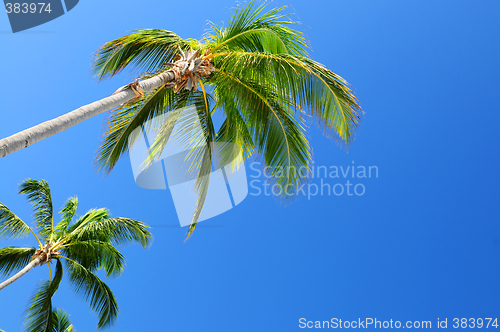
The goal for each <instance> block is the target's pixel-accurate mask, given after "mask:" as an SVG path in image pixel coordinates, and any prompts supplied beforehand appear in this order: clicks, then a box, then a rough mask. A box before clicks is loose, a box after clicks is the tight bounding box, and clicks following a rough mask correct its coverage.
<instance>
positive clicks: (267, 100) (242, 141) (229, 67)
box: [0, 1, 363, 233]
mask: <svg viewBox="0 0 500 332" xmlns="http://www.w3.org/2000/svg"><path fill="white" fill-rule="evenodd" d="M286 8H287V6H283V7H279V8H274V9H270V10H267V11H266V10H265V9H266V4H257V3H256V2H255V1H251V2H250V3H248V4H247V5H244V6H240V7H236V8H235V9H234V10H233V13H232V15H231V17H230V19H229V22H228V24H227V26H217V25H215V24H211V27H210V30H209V31H208V32H207V33H206V35H205V36H204V38H203V39H201V40H195V39H183V38H181V37H179V36H178V35H177V34H175V33H174V32H171V31H167V30H159V29H146V30H139V31H135V32H133V33H130V34H128V35H125V36H123V37H120V38H118V39H115V40H112V41H110V42H108V43H106V44H104V45H103V46H102V47H101V48H100V49H99V50H98V51H97V52H96V54H95V59H94V66H93V69H94V72H95V74H96V76H97V77H98V78H99V79H104V78H108V77H112V76H114V75H116V74H118V73H120V72H121V71H122V70H124V69H125V68H127V67H138V69H139V70H142V72H143V74H142V75H141V76H140V78H141V79H143V80H142V81H139V80H137V81H135V82H134V83H131V84H129V85H127V86H125V87H123V88H120V89H118V90H117V92H115V94H113V95H111V96H109V97H106V98H104V99H102V100H100V101H97V102H94V103H92V104H89V105H86V106H83V107H81V108H79V109H77V110H75V111H73V112H70V113H68V114H66V115H63V116H61V117H59V118H56V119H53V120H50V121H47V122H45V123H42V124H40V125H38V126H35V127H33V128H30V129H28V130H25V131H22V132H20V133H18V134H15V135H13V136H11V137H8V138H5V139H2V140H0V157H3V156H5V155H7V154H9V153H11V152H13V151H17V150H19V149H22V148H24V147H27V146H29V145H31V144H33V143H35V142H37V141H39V140H41V139H44V138H46V137H49V136H51V135H53V134H55V133H57V132H60V131H62V130H65V129H67V128H69V127H71V126H73V125H75V124H77V123H79V122H81V121H83V120H85V119H87V118H89V117H91V116H93V115H96V114H99V113H102V112H104V111H107V110H109V109H112V108H115V107H118V106H120V105H121V106H120V107H118V108H117V109H115V110H114V111H113V112H111V113H110V115H109V121H108V122H107V127H106V129H105V133H104V140H103V143H102V146H101V147H100V150H99V154H98V157H97V166H98V168H99V169H101V170H103V171H105V172H109V171H111V170H112V169H113V167H114V166H115V165H116V163H117V161H118V160H119V158H120V157H121V156H122V155H123V154H124V153H125V152H126V151H128V149H129V147H130V144H131V143H133V142H134V137H133V135H132V133H133V132H134V129H136V128H137V127H139V126H141V125H143V124H145V123H146V122H147V121H148V120H150V119H152V118H154V117H155V116H157V115H160V114H166V113H169V112H171V111H173V110H175V109H178V108H181V107H183V106H186V105H191V104H195V105H196V107H197V109H198V112H199V120H200V122H201V124H202V126H203V130H204V135H203V137H201V138H198V140H200V141H203V144H206V146H207V147H209V146H210V145H211V144H212V143H214V142H215V143H216V142H229V143H234V144H235V145H236V146H238V148H239V149H240V151H241V152H242V155H243V158H244V159H247V158H249V157H250V156H252V155H254V154H257V155H258V156H260V157H262V158H263V160H264V162H265V164H266V166H268V167H269V168H268V169H269V170H270V175H271V177H272V179H273V180H274V181H275V182H276V183H277V184H278V185H280V187H281V188H286V190H285V191H284V192H287V193H288V192H293V191H294V190H295V189H296V188H298V187H299V186H300V185H301V183H303V181H304V177H303V176H300V174H298V173H297V172H295V171H294V170H297V169H304V168H305V169H309V164H310V162H311V158H312V157H311V146H310V144H309V141H308V139H307V137H306V128H307V123H308V120H309V119H315V121H316V122H317V124H318V125H319V126H320V127H321V128H322V129H323V130H324V132H325V134H326V135H328V136H330V137H332V138H333V139H334V140H335V141H336V142H337V143H339V144H342V143H345V144H346V145H349V144H350V143H351V141H352V140H353V139H354V135H355V131H356V129H357V127H358V125H359V123H360V121H361V116H362V114H363V111H362V109H361V107H360V105H359V104H358V100H357V98H356V97H355V95H354V93H353V91H352V90H351V88H350V86H349V84H348V83H347V82H346V81H345V80H344V79H343V78H342V77H340V76H339V75H337V74H335V73H333V72H332V71H330V70H329V69H327V68H326V67H325V66H324V65H322V64H321V63H319V62H316V61H314V60H312V59H310V57H309V55H308V52H307V45H306V41H305V37H304V35H303V33H302V32H300V31H297V30H295V29H293V26H295V25H297V24H299V22H298V21H294V20H292V18H291V17H290V15H289V14H286V13H285V10H286ZM144 91H146V92H144ZM214 114H218V115H220V117H221V118H222V119H223V123H222V126H221V127H220V128H218V129H217V130H216V129H215V127H214V125H213V122H212V116H213V115H214ZM170 127H171V124H165V126H164V128H163V129H162V131H160V136H159V137H158V140H156V142H155V143H154V144H153V146H152V157H154V156H158V155H159V153H160V152H161V148H162V147H164V146H165V142H166V140H168V137H169V133H170V131H169V128H170ZM161 138H163V139H161ZM198 143H199V142H198ZM205 155H206V156H205ZM204 157H206V158H204ZM211 157H212V156H211V149H206V150H205V151H204V153H203V158H204V159H203V161H204V162H202V164H204V165H208V164H209V161H210V160H211ZM205 159H206V160H208V161H206V162H205ZM151 160H152V158H150V159H149V161H151ZM200 171H202V170H200ZM197 187H198V188H197V189H198V190H199V191H200V195H199V203H200V204H198V206H200V207H201V206H202V205H203V201H204V196H205V195H204V192H205V188H206V187H207V184H206V183H197ZM289 188H291V189H292V190H288V189H289ZM289 196H290V195H289ZM292 196H293V195H292ZM199 212H200V209H198V208H197V211H196V212H195V216H194V217H193V224H192V227H190V230H189V233H190V232H191V231H192V230H193V228H194V225H196V221H197V216H199Z"/></svg>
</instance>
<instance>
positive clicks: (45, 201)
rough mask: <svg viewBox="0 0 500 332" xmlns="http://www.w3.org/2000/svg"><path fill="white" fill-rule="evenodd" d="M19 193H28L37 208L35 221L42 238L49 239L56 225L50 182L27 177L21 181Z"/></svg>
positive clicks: (29, 199) (30, 200)
mask: <svg viewBox="0 0 500 332" xmlns="http://www.w3.org/2000/svg"><path fill="white" fill-rule="evenodd" d="M19 193H20V194H27V195H28V201H29V202H30V203H31V204H32V205H33V209H34V210H35V223H36V225H37V229H38V232H39V233H40V235H41V239H43V240H46V239H48V238H49V237H50V235H51V234H52V230H53V226H54V225H53V219H52V217H53V208H52V196H51V195H50V188H49V184H48V183H47V181H45V180H40V181H37V180H33V179H27V180H25V181H23V183H21V185H20V190H19Z"/></svg>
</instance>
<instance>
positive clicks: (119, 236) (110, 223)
mask: <svg viewBox="0 0 500 332" xmlns="http://www.w3.org/2000/svg"><path fill="white" fill-rule="evenodd" d="M148 228H149V226H147V225H146V224H144V223H143V222H140V221H138V220H134V219H129V218H120V217H118V218H103V219H96V220H91V221H89V222H87V223H85V224H84V225H83V224H82V225H80V226H79V227H78V228H77V229H75V230H74V231H72V232H71V238H75V239H78V240H86V239H90V238H92V239H103V238H105V239H109V240H110V241H112V242H114V243H116V244H118V245H120V244H125V243H128V242H137V243H140V244H141V245H142V246H143V247H146V246H147V245H148V244H149V243H150V241H151V238H152V235H151V233H150V232H149V231H148Z"/></svg>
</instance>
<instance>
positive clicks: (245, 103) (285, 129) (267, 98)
mask: <svg viewBox="0 0 500 332" xmlns="http://www.w3.org/2000/svg"><path fill="white" fill-rule="evenodd" d="M213 80H214V81H215V82H216V83H215V85H216V86H217V88H216V89H217V96H218V98H219V100H222V103H224V104H231V103H237V105H238V106H237V109H238V111H239V112H240V114H241V117H242V118H243V119H245V122H246V123H247V124H248V128H249V133H250V135H251V136H252V141H253V142H255V145H256V148H257V150H258V151H259V153H260V154H261V155H262V156H263V157H264V161H265V162H266V164H267V165H268V166H269V169H270V172H271V175H272V176H273V179H274V181H275V182H276V184H277V185H278V186H279V188H280V189H281V191H280V193H281V194H282V196H283V197H284V196H287V195H286V193H287V192H288V193H289V195H288V196H290V195H291V194H292V193H293V192H294V191H295V189H296V188H297V187H298V186H299V185H300V184H301V183H302V182H303V181H304V180H305V178H304V177H301V176H299V173H297V172H296V171H297V170H299V169H302V168H304V167H305V168H306V169H308V167H309V163H310V161H311V152H310V145H309V142H308V140H307V138H306V137H305V134H304V126H303V119H302V118H301V117H300V116H299V115H298V113H297V112H296V111H295V110H294V109H293V108H291V107H290V105H288V104H287V103H288V102H289V101H287V100H286V99H284V100H283V99H280V98H279V95H278V94H277V93H276V91H275V89H274V87H273V86H271V85H269V84H267V85H264V84H263V83H256V82H254V81H251V80H249V79H242V78H241V77H240V78H237V77H235V76H232V75H230V74H228V73H226V72H223V71H222V70H217V71H216V73H215V74H214V77H213ZM229 91H230V92H229ZM290 186H292V187H291V188H290Z"/></svg>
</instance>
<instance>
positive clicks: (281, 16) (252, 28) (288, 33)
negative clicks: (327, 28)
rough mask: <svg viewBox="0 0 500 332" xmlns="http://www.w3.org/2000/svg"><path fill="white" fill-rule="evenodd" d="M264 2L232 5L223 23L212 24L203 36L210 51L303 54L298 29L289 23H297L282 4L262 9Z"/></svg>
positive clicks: (265, 5)
mask: <svg viewBox="0 0 500 332" xmlns="http://www.w3.org/2000/svg"><path fill="white" fill-rule="evenodd" d="M266 7H267V4H266V3H262V4H260V5H258V4H257V2H256V1H251V2H249V3H248V4H246V5H243V6H238V7H236V8H234V10H233V13H232V15H231V18H230V19H229V23H228V25H227V27H225V28H224V27H218V26H217V25H215V24H212V31H211V34H210V35H209V36H208V37H207V38H206V39H207V43H208V44H209V45H210V46H209V47H210V48H211V50H212V52H215V51H217V52H227V51H248V52H271V53H274V54H281V53H285V54H294V55H304V56H305V55H307V51H306V47H307V45H306V43H305V38H304V35H303V33H302V32H300V31H297V30H294V29H292V28H290V27H289V25H296V24H300V23H299V22H298V21H294V20H292V19H291V18H290V16H291V15H290V14H285V13H284V11H285V10H286V9H287V8H288V6H282V7H278V8H274V9H271V10H269V11H267V12H264V10H265V9H266Z"/></svg>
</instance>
